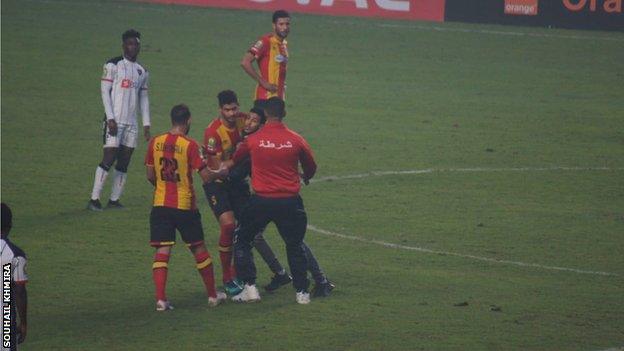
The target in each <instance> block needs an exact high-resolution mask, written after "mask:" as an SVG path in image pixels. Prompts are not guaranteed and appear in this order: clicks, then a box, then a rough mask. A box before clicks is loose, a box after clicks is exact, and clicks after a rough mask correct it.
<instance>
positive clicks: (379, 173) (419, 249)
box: [308, 167, 624, 351]
mask: <svg viewBox="0 0 624 351" xmlns="http://www.w3.org/2000/svg"><path fill="white" fill-rule="evenodd" d="M621 170H624V168H619V167H618V168H609V167H539V168H531V167H521V168H480V167H477V168H447V169H432V168H428V169H413V170H405V171H373V172H368V173H359V174H350V175H344V176H326V177H321V178H318V179H312V182H327V181H334V180H345V179H360V178H368V177H379V176H385V175H403V174H427V173H434V172H545V171H621ZM308 229H309V230H311V231H313V232H317V233H319V234H323V235H328V236H333V237H337V238H342V239H348V240H353V241H359V242H363V243H367V244H375V245H380V246H384V247H387V248H392V249H399V250H408V251H417V252H424V253H430V254H435V255H446V256H455V257H461V258H468V259H472V260H477V261H484V262H490V263H498V264H507V265H514V266H520V267H534V268H541V269H548V270H554V271H565V272H573V273H580V274H593V275H602V276H616V277H617V276H619V274H617V273H611V272H601V271H591V270H585V269H576V268H567V267H558V266H548V265H541V264H537V263H526V262H520V261H510V260H500V259H496V258H489V257H482V256H475V255H467V254H462V253H457V252H450V251H441V250H432V249H427V248H424V247H419V246H407V245H401V244H393V243H389V242H385V241H381V240H375V239H365V238H362V237H359V236H354V235H347V234H341V233H336V232H332V231H329V230H325V229H321V228H318V227H316V226H314V225H311V224H309V225H308ZM607 351H608V350H607Z"/></svg>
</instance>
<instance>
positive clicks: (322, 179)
mask: <svg viewBox="0 0 624 351" xmlns="http://www.w3.org/2000/svg"><path fill="white" fill-rule="evenodd" d="M622 170H624V167H616V168H609V167H518V168H481V167H473V168H439V169H434V168H426V169H410V170H404V171H371V172H367V173H358V174H347V175H343V176H326V177H320V178H316V179H311V180H310V182H311V183H318V182H330V181H334V180H345V179H360V178H368V177H381V176H387V175H403V174H426V173H444V172H447V173H455V172H457V173H472V172H549V171H577V172H579V171H622Z"/></svg>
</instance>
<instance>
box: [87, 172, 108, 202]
mask: <svg viewBox="0 0 624 351" xmlns="http://www.w3.org/2000/svg"><path fill="white" fill-rule="evenodd" d="M107 176H108V171H107V170H105V169H104V168H102V167H100V166H98V167H97V168H96V169H95V179H94V180H93V190H92V191H91V200H99V199H100V193H101V192H102V188H103V187H104V182H106V177H107Z"/></svg>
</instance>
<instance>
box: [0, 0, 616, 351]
mask: <svg viewBox="0 0 624 351" xmlns="http://www.w3.org/2000/svg"><path fill="white" fill-rule="evenodd" d="M1 6H2V96H1V97H2V141H1V147H2V173H1V176H2V201H3V202H7V203H8V204H10V205H11V206H12V209H13V213H14V229H13V231H12V233H11V238H12V239H13V241H14V242H16V243H17V244H18V245H19V246H21V247H22V248H23V249H24V250H25V251H26V253H27V255H28V258H29V267H28V269H29V270H28V273H29V278H30V282H29V284H28V293H29V329H28V337H27V340H26V342H25V343H24V344H23V350H50V349H52V350H143V349H145V350H165V349H167V350H213V349H214V350H216V349H221V350H583V351H599V350H606V349H615V348H619V347H623V346H624V96H623V92H624V34H623V33H621V32H620V33H617V32H584V31H570V30H556V29H542V28H524V27H501V26H485V25H470V24H461V23H427V22H404V21H398V22H393V21H387V20H373V19H356V18H339V17H323V16H313V15H299V14H295V15H294V16H293V21H292V29H291V34H290V36H289V51H290V55H291V57H290V62H289V67H288V79H287V83H288V93H287V110H288V116H287V117H286V120H285V121H286V123H287V124H288V125H289V126H290V127H291V128H292V129H294V130H296V131H298V132H299V133H301V134H302V135H303V136H304V137H305V138H306V139H307V140H308V141H309V143H310V144H311V146H312V148H313V150H314V151H315V154H316V158H317V162H318V164H319V171H318V174H317V177H318V178H317V179H316V181H314V182H312V183H311V184H310V185H309V186H307V187H305V188H304V189H303V192H302V196H303V198H304V201H305V204H306V209H307V212H308V218H309V224H310V226H311V227H310V229H309V230H308V232H307V235H306V242H308V244H309V245H310V247H311V248H312V250H313V251H314V253H315V254H316V256H317V258H318V260H319V262H320V264H321V266H322V267H323V268H324V270H325V271H326V273H327V274H328V276H329V278H330V279H331V280H332V281H333V282H335V284H336V285H337V288H336V289H335V290H334V292H333V294H332V296H331V297H329V298H325V299H314V300H312V303H311V304H310V305H307V306H301V305H297V304H296V303H295V299H294V297H295V294H294V290H293V289H292V287H285V288H282V289H281V290H279V291H278V292H276V293H274V294H263V295H262V297H263V300H262V301H261V302H260V303H257V304H247V305H239V304H235V303H233V302H228V303H226V304H224V305H222V306H218V307H217V308H214V309H209V308H208V305H207V300H206V298H205V294H204V289H203V285H202V283H201V281H200V278H199V276H198V274H197V272H196V270H195V265H194V261H193V258H192V256H191V255H190V253H189V252H188V250H186V248H185V247H184V246H183V245H180V244H178V245H177V246H176V247H175V248H174V250H173V255H172V259H171V264H170V266H169V267H170V269H169V282H168V290H167V293H168V297H169V298H170V300H171V301H172V303H173V304H174V305H175V307H176V309H175V310H174V311H172V312H171V313H157V312H155V311H154V301H153V294H154V293H153V285H152V280H151V263H152V257H153V251H152V249H151V248H150V247H149V246H148V240H149V223H148V214H149V211H150V207H151V196H152V188H151V185H150V184H149V183H148V182H147V181H146V180H145V171H144V167H143V165H142V161H143V157H144V154H145V151H146V144H145V143H144V142H140V143H139V146H138V148H137V150H136V152H135V155H134V158H133V162H132V163H131V166H130V169H129V177H128V183H127V186H126V191H125V193H124V196H123V197H122V202H123V203H124V204H125V205H126V207H127V210H124V211H112V210H111V211H104V212H102V213H93V212H89V211H87V210H85V209H84V208H85V206H86V204H87V200H88V198H89V195H90V191H91V186H92V183H93V173H94V171H95V167H96V166H97V164H98V163H99V162H100V159H101V142H102V141H101V118H102V116H103V108H102V103H101V98H100V81H99V78H100V75H101V71H102V65H103V64H104V62H105V61H106V60H107V59H109V58H111V57H114V56H118V55H120V54H121V42H120V36H121V33H122V32H123V31H124V30H126V29H128V28H131V27H132V28H135V29H137V30H139V31H140V32H141V33H142V52H141V54H140V56H139V60H140V61H141V62H142V63H143V64H144V65H145V66H146V67H147V69H148V70H150V74H151V76H150V79H151V86H150V101H151V111H152V132H153V134H156V133H160V132H163V131H165V130H167V129H168V126H169V118H168V113H169V110H170V108H171V106H173V105H174V104H177V103H180V102H184V103H186V104H188V105H189V107H190V109H191V111H192V113H193V126H192V129H191V133H190V135H191V136H192V137H193V138H195V139H198V140H201V138H202V132H203V129H204V128H205V126H206V125H207V124H208V123H209V122H210V121H211V120H212V119H213V118H215V117H216V116H217V101H216V94H217V93H218V92H219V91H220V90H222V89H226V88H230V89H233V90H235V91H236V92H238V95H239V98H240V100H241V103H242V108H243V109H245V110H246V109H248V108H249V107H251V99H252V98H251V97H252V90H253V84H252V81H251V80H250V79H249V77H247V76H246V74H245V73H244V72H243V70H242V69H241V68H240V66H239V63H240V59H241V57H242V55H243V53H244V52H245V51H246V50H247V48H248V47H249V46H250V45H251V44H252V43H253V42H254V41H255V40H256V39H257V38H258V37H259V36H260V35H262V34H264V33H266V32H269V31H270V29H271V28H270V14H269V13H266V12H252V11H230V10H217V9H207V8H193V7H184V6H164V5H153V4H144V3H130V2H123V1H84V2H79V1H66V0H64V1H34V0H6V1H2V5H1ZM197 183H199V182H198V178H196V190H197V191H196V193H197V194H198V195H199V199H198V204H199V206H200V210H201V213H202V216H203V222H204V230H205V233H206V239H207V244H208V248H209V250H210V252H211V253H212V254H213V257H215V258H216V257H218V251H217V240H218V227H217V223H216V221H215V219H214V217H213V216H212V214H211V212H210V208H209V207H208V205H207V202H206V200H205V198H204V197H203V192H202V191H201V188H200V186H199V185H198V184H197ZM109 191H110V179H109V182H108V184H107V186H106V188H105V192H104V195H103V200H106V199H107V198H108V197H107V196H108V192H109ZM267 240H268V241H269V242H270V243H271V244H272V245H273V247H274V248H275V249H276V251H277V252H278V253H279V257H280V258H281V261H282V262H283V263H286V255H285V252H284V249H283V244H282V241H281V239H280V238H279V236H278V235H277V233H276V231H275V229H274V228H273V227H270V229H269V231H268V234H267ZM256 262H257V265H258V268H259V272H258V273H259V274H258V278H259V279H258V283H259V284H260V285H264V284H266V283H267V282H268V280H269V279H270V273H269V271H268V269H267V268H266V266H265V265H264V263H263V262H262V261H261V259H260V258H259V256H258V255H256ZM215 265H216V266H215V272H216V276H217V281H218V282H219V281H220V277H221V274H220V266H219V263H218V259H215Z"/></svg>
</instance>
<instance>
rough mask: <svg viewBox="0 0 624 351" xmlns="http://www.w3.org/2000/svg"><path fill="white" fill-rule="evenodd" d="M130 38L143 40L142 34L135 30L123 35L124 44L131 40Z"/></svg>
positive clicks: (129, 30)
mask: <svg viewBox="0 0 624 351" xmlns="http://www.w3.org/2000/svg"><path fill="white" fill-rule="evenodd" d="M130 38H135V39H138V40H140V39H141V33H139V32H138V31H136V30H134V29H128V30H127V31H125V32H124V33H123V34H122V35H121V41H122V42H126V39H130Z"/></svg>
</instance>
